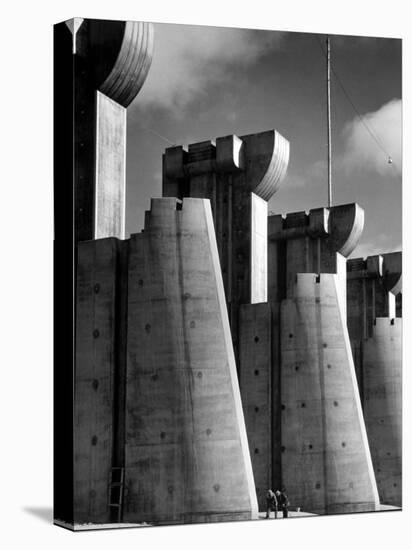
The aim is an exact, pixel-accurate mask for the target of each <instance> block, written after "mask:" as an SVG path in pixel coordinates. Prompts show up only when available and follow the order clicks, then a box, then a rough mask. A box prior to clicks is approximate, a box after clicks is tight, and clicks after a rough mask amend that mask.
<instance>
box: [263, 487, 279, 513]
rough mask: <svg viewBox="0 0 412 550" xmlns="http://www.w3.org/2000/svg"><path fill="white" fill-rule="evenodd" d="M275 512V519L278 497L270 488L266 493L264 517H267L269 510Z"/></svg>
mask: <svg viewBox="0 0 412 550" xmlns="http://www.w3.org/2000/svg"><path fill="white" fill-rule="evenodd" d="M271 511H273V512H275V519H277V517H278V499H277V498H276V494H275V493H274V492H273V491H272V489H268V492H267V493H266V519H269V517H270V512H271Z"/></svg>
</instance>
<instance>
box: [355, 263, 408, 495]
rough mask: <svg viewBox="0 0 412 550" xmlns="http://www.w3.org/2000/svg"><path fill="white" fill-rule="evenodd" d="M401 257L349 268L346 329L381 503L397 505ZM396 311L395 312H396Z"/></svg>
mask: <svg viewBox="0 0 412 550" xmlns="http://www.w3.org/2000/svg"><path fill="white" fill-rule="evenodd" d="M401 292H402V254H401V253H400V252H394V253H390V254H382V255H377V256H370V257H368V258H366V259H363V258H356V259H353V260H349V262H348V329H349V335H350V339H351V344H352V349H353V355H354V359H355V366H356V373H357V379H358V383H359V387H360V389H361V399H362V406H363V413H364V417H365V423H366V429H367V433H368V438H369V444H370V449H371V454H372V460H373V465H374V470H375V475H376V481H377V484H378V490H379V496H380V499H381V502H383V503H385V504H391V505H395V506H401V505H402V319H401V318H400V317H399V316H398V315H399V314H401V311H399V307H398V308H397V307H396V297H397V296H400V294H401ZM397 310H398V311H397Z"/></svg>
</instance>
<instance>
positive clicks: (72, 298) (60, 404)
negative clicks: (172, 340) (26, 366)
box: [54, 18, 153, 524]
mask: <svg viewBox="0 0 412 550" xmlns="http://www.w3.org/2000/svg"><path fill="white" fill-rule="evenodd" d="M152 50H153V28H152V26H151V25H150V24H148V23H139V22H121V21H97V20H91V19H82V18H75V19H72V20H69V21H66V22H62V23H59V24H57V25H55V26H54V186H55V193H54V197H55V248H54V250H55V254H54V269H55V278H54V282H55V285H54V286H55V289H56V290H55V313H56V330H55V343H54V349H55V361H54V364H55V367H54V369H55V375H54V384H55V385H54V387H55V407H54V426H55V430H54V440H55V444H54V517H55V518H56V519H58V520H60V521H63V522H65V523H68V524H73V522H74V521H77V519H78V518H77V519H76V517H77V514H75V512H74V504H76V506H77V504H78V505H79V515H80V516H79V517H84V514H86V515H87V520H94V519H96V520H98V519H99V518H102V517H103V516H105V515H106V509H105V505H104V503H103V501H101V500H100V490H103V485H105V488H104V490H105V493H106V492H107V479H106V480H105V482H103V474H102V472H103V466H102V467H101V468H100V466H98V472H97V477H96V478H95V480H92V478H89V481H87V480H86V477H87V476H86V470H85V468H86V469H87V466H86V465H87V461H90V459H91V458H90V457H92V456H94V453H97V452H98V449H92V454H91V455H90V457H89V456H88V455H87V453H88V449H89V447H90V443H89V441H88V437H89V436H90V437H93V435H97V437H99V436H98V434H91V433H88V432H87V430H90V431H94V428H95V418H94V413H93V411H92V414H91V416H90V425H89V426H88V425H87V423H86V419H88V418H89V417H88V415H87V414H86V412H85V411H87V410H88V409H87V407H88V403H86V402H84V403H83V402H82V400H83V399H88V392H87V391H86V389H85V388H83V381H80V380H79V381H76V383H77V382H78V387H76V389H75V388H74V384H73V379H74V378H75V376H76V373H82V372H83V371H84V372H85V373H86V374H87V373H88V372H89V371H90V369H96V373H95V374H96V380H99V376H100V374H101V376H102V377H103V378H104V377H105V376H106V374H104V373H106V370H107V369H108V368H109V367H108V364H106V363H104V362H103V361H102V363H101V364H99V365H93V364H86V363H85V359H84V358H82V357H81V356H80V352H78V355H77V358H76V335H75V330H76V329H75V328H74V327H75V323H76V321H77V319H76V305H77V302H78V299H77V297H76V287H77V284H80V285H83V282H82V281H83V279H82V277H83V278H84V277H85V274H83V275H82V276H81V278H80V279H79V280H78V281H76V277H77V262H78V261H79V263H82V262H83V259H82V258H79V260H78V258H77V246H78V243H79V242H82V241H88V240H91V239H94V238H96V237H120V238H123V237H124V200H125V195H124V171H125V131H126V125H125V108H126V107H127V106H128V105H129V104H130V102H131V101H132V100H133V98H134V97H135V96H136V95H137V93H138V92H139V90H140V88H141V86H142V85H143V82H144V80H145V78H146V76H147V73H148V70H149V67H150V61H151V57H152ZM90 246H92V245H90ZM96 246H97V245H96ZM91 268H92V267H91ZM83 291H84V289H82V292H83ZM79 299H80V298H79ZM81 299H82V300H83V297H82V298H81ZM90 307H92V306H90ZM80 312H81V315H82V316H83V317H84V318H83V319H82V320H81V323H82V322H86V321H87V319H86V317H85V316H86V313H87V312H85V310H83V309H82V306H81V307H80ZM87 322H88V321H87ZM81 330H82V329H80V328H79V329H78V335H79V338H80V343H79V348H78V349H82V348H85V349H86V351H85V353H86V355H87V357H88V358H89V359H90V357H91V352H90V349H89V348H90V342H88V340H87V338H86V335H85V334H83V333H82V332H81ZM79 331H80V332H79ZM123 333H124V330H123ZM115 341H117V340H116V339H115ZM120 355H121V354H120ZM120 355H119V354H118V356H119V357H120ZM76 360H77V361H78V364H76ZM119 360H121V359H119ZM100 368H101V369H102V371H101V373H100V371H99V369H100ZM86 386H87V384H86ZM115 386H116V391H119V392H120V389H119V388H121V387H124V384H123V381H121V380H120V381H119V383H116V384H115ZM82 388H83V389H82ZM75 391H77V392H78V393H77V395H76V398H77V404H78V405H79V404H80V403H81V405H79V406H80V408H79V409H77V411H75V399H74V398H75V395H74V392H75ZM79 392H80V393H79ZM93 396H94V397H93V399H95V400H97V399H98V398H97V394H96V396H95V395H94V394H93ZM93 399H92V400H91V403H95V405H96V406H97V401H96V402H95V401H93ZM116 399H119V400H120V401H119V403H121V395H120V393H119V395H117V396H116ZM93 406H94V405H93ZM110 406H111V405H110V401H109V398H108V397H107V399H106V400H104V401H103V404H102V407H103V411H104V412H103V415H106V408H107V407H110ZM119 407H121V405H119ZM119 407H116V408H117V409H118V410H120V408H119ZM76 414H81V415H82V417H83V423H82V425H81V427H80V431H79V434H78V435H76V437H78V438H80V439H79V440H78V441H77V442H76V444H79V445H80V447H78V448H77V451H75V450H74V448H73V445H74V443H75V442H74V441H73V437H72V434H73V430H76V429H77V427H75V426H74V422H75V421H76V422H77V421H78V419H77V420H76ZM114 425H115V426H121V423H119V422H117V421H114ZM115 432H116V433H115V434H114V437H115V438H121V435H120V434H121V429H120V427H119V429H116V430H115ZM106 435H107V437H109V435H108V434H106ZM106 435H105V437H106ZM107 441H108V439H107ZM84 445H86V447H85V446H84ZM99 446H100V444H99V443H98V444H97V447H99ZM119 448H121V446H120V447H119ZM75 452H79V453H80V455H79V456H78V457H76V458H75V456H74V453H75ZM99 452H100V451H99ZM99 456H100V455H99ZM120 458H121V457H120V455H119V456H117V455H116V456H115V457H114V460H116V462H117V461H118V460H120ZM78 460H80V463H79V472H78V473H77V471H76V468H77V466H78V463H77V462H76V461H78ZM93 460H94V459H93ZM100 460H101V459H100V458H99V464H100ZM102 460H103V459H102ZM93 464H94V463H93ZM93 468H94V465H93ZM91 471H93V472H94V470H93V469H92V470H90V472H91ZM90 472H89V473H90ZM93 475H94V474H93ZM82 479H84V480H85V482H84V484H82ZM95 482H96V483H97V484H98V485H99V487H90V484H91V483H95ZM75 485H76V487H74V486H75ZM88 490H90V491H96V496H93V495H94V493H93V495H92V493H90V494H88V493H87V491H88ZM74 499H77V500H76V502H75V501H74ZM93 499H94V501H93Z"/></svg>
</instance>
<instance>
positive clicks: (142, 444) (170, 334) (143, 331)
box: [124, 199, 257, 523]
mask: <svg viewBox="0 0 412 550" xmlns="http://www.w3.org/2000/svg"><path fill="white" fill-rule="evenodd" d="M127 338H128V358H127V390H126V391H127V393H126V495H125V510H124V520H125V521H148V522H155V523H181V522H185V523H190V522H202V521H219V520H227V519H251V518H254V517H256V514H257V501H256V495H255V491H254V482H253V474H252V468H251V461H250V455H249V447H248V443H247V437H246V430H245V425H244V419H243V413H242V407H241V402H240V393H239V386H238V382H237V377H236V368H235V362H234V355H233V349H232V344H231V338H230V329H229V323H228V318H227V310H226V305H225V298H224V290H223V281H222V277H221V272H220V265H219V258H218V252H217V246H216V241H215V233H214V228H213V218H212V212H211V209H210V205H209V203H208V201H204V200H199V199H185V200H184V201H183V205H182V206H180V205H179V203H178V202H176V199H155V200H153V201H152V208H151V212H150V213H149V214H148V215H147V217H146V226H145V232H144V233H142V234H140V235H133V236H132V237H131V241H130V257H129V298H128V335H127Z"/></svg>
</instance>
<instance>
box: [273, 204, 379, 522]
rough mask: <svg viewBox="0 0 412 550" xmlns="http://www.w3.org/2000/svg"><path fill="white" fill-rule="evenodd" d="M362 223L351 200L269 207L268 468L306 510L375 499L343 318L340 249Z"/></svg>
mask: <svg viewBox="0 0 412 550" xmlns="http://www.w3.org/2000/svg"><path fill="white" fill-rule="evenodd" d="M362 228H363V211H362V209H361V208H360V207H359V206H358V205H356V204H351V205H343V206H336V207H332V208H329V209H327V208H322V209H316V210H311V211H310V212H309V214H306V213H305V212H298V213H294V214H288V215H287V216H286V217H282V216H271V217H269V239H270V240H269V266H270V267H269V301H270V303H271V307H272V315H273V319H272V322H273V329H272V330H274V332H275V334H276V333H277V331H279V333H278V334H279V335H280V337H279V338H276V336H275V337H274V338H273V346H272V377H273V384H275V385H276V384H278V385H279V388H280V391H279V392H278V393H277V394H275V393H274V394H273V395H275V396H276V402H272V410H273V415H272V420H273V425H272V429H273V432H274V441H275V442H277V444H275V445H274V448H273V453H274V454H275V453H278V457H279V456H280V459H279V458H278V462H275V461H274V465H276V466H278V467H279V466H280V472H276V471H274V472H273V476H274V477H275V476H277V478H278V479H280V482H281V483H282V485H285V486H286V489H287V492H288V494H289V498H290V500H291V502H292V503H293V504H294V505H296V506H300V507H302V509H304V510H307V511H309V512H314V513H336V512H354V511H361V510H362V511H365V510H375V509H377V506H378V503H379V501H378V493H377V489H376V481H375V476H374V472H373V468H372V461H371V456H370V451H369V446H368V441H367V437H366V430H365V424H364V419H363V415H362V409H361V403H360V398H359V392H358V387H357V383H356V377H355V369H354V364H353V360H352V354H351V348H350V343H349V335H348V331H347V326H346V256H348V255H349V254H350V253H351V252H352V250H353V249H354V247H355V246H356V244H357V242H358V239H359V237H360V235H361V232H362ZM279 463H280V464H279Z"/></svg>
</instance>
